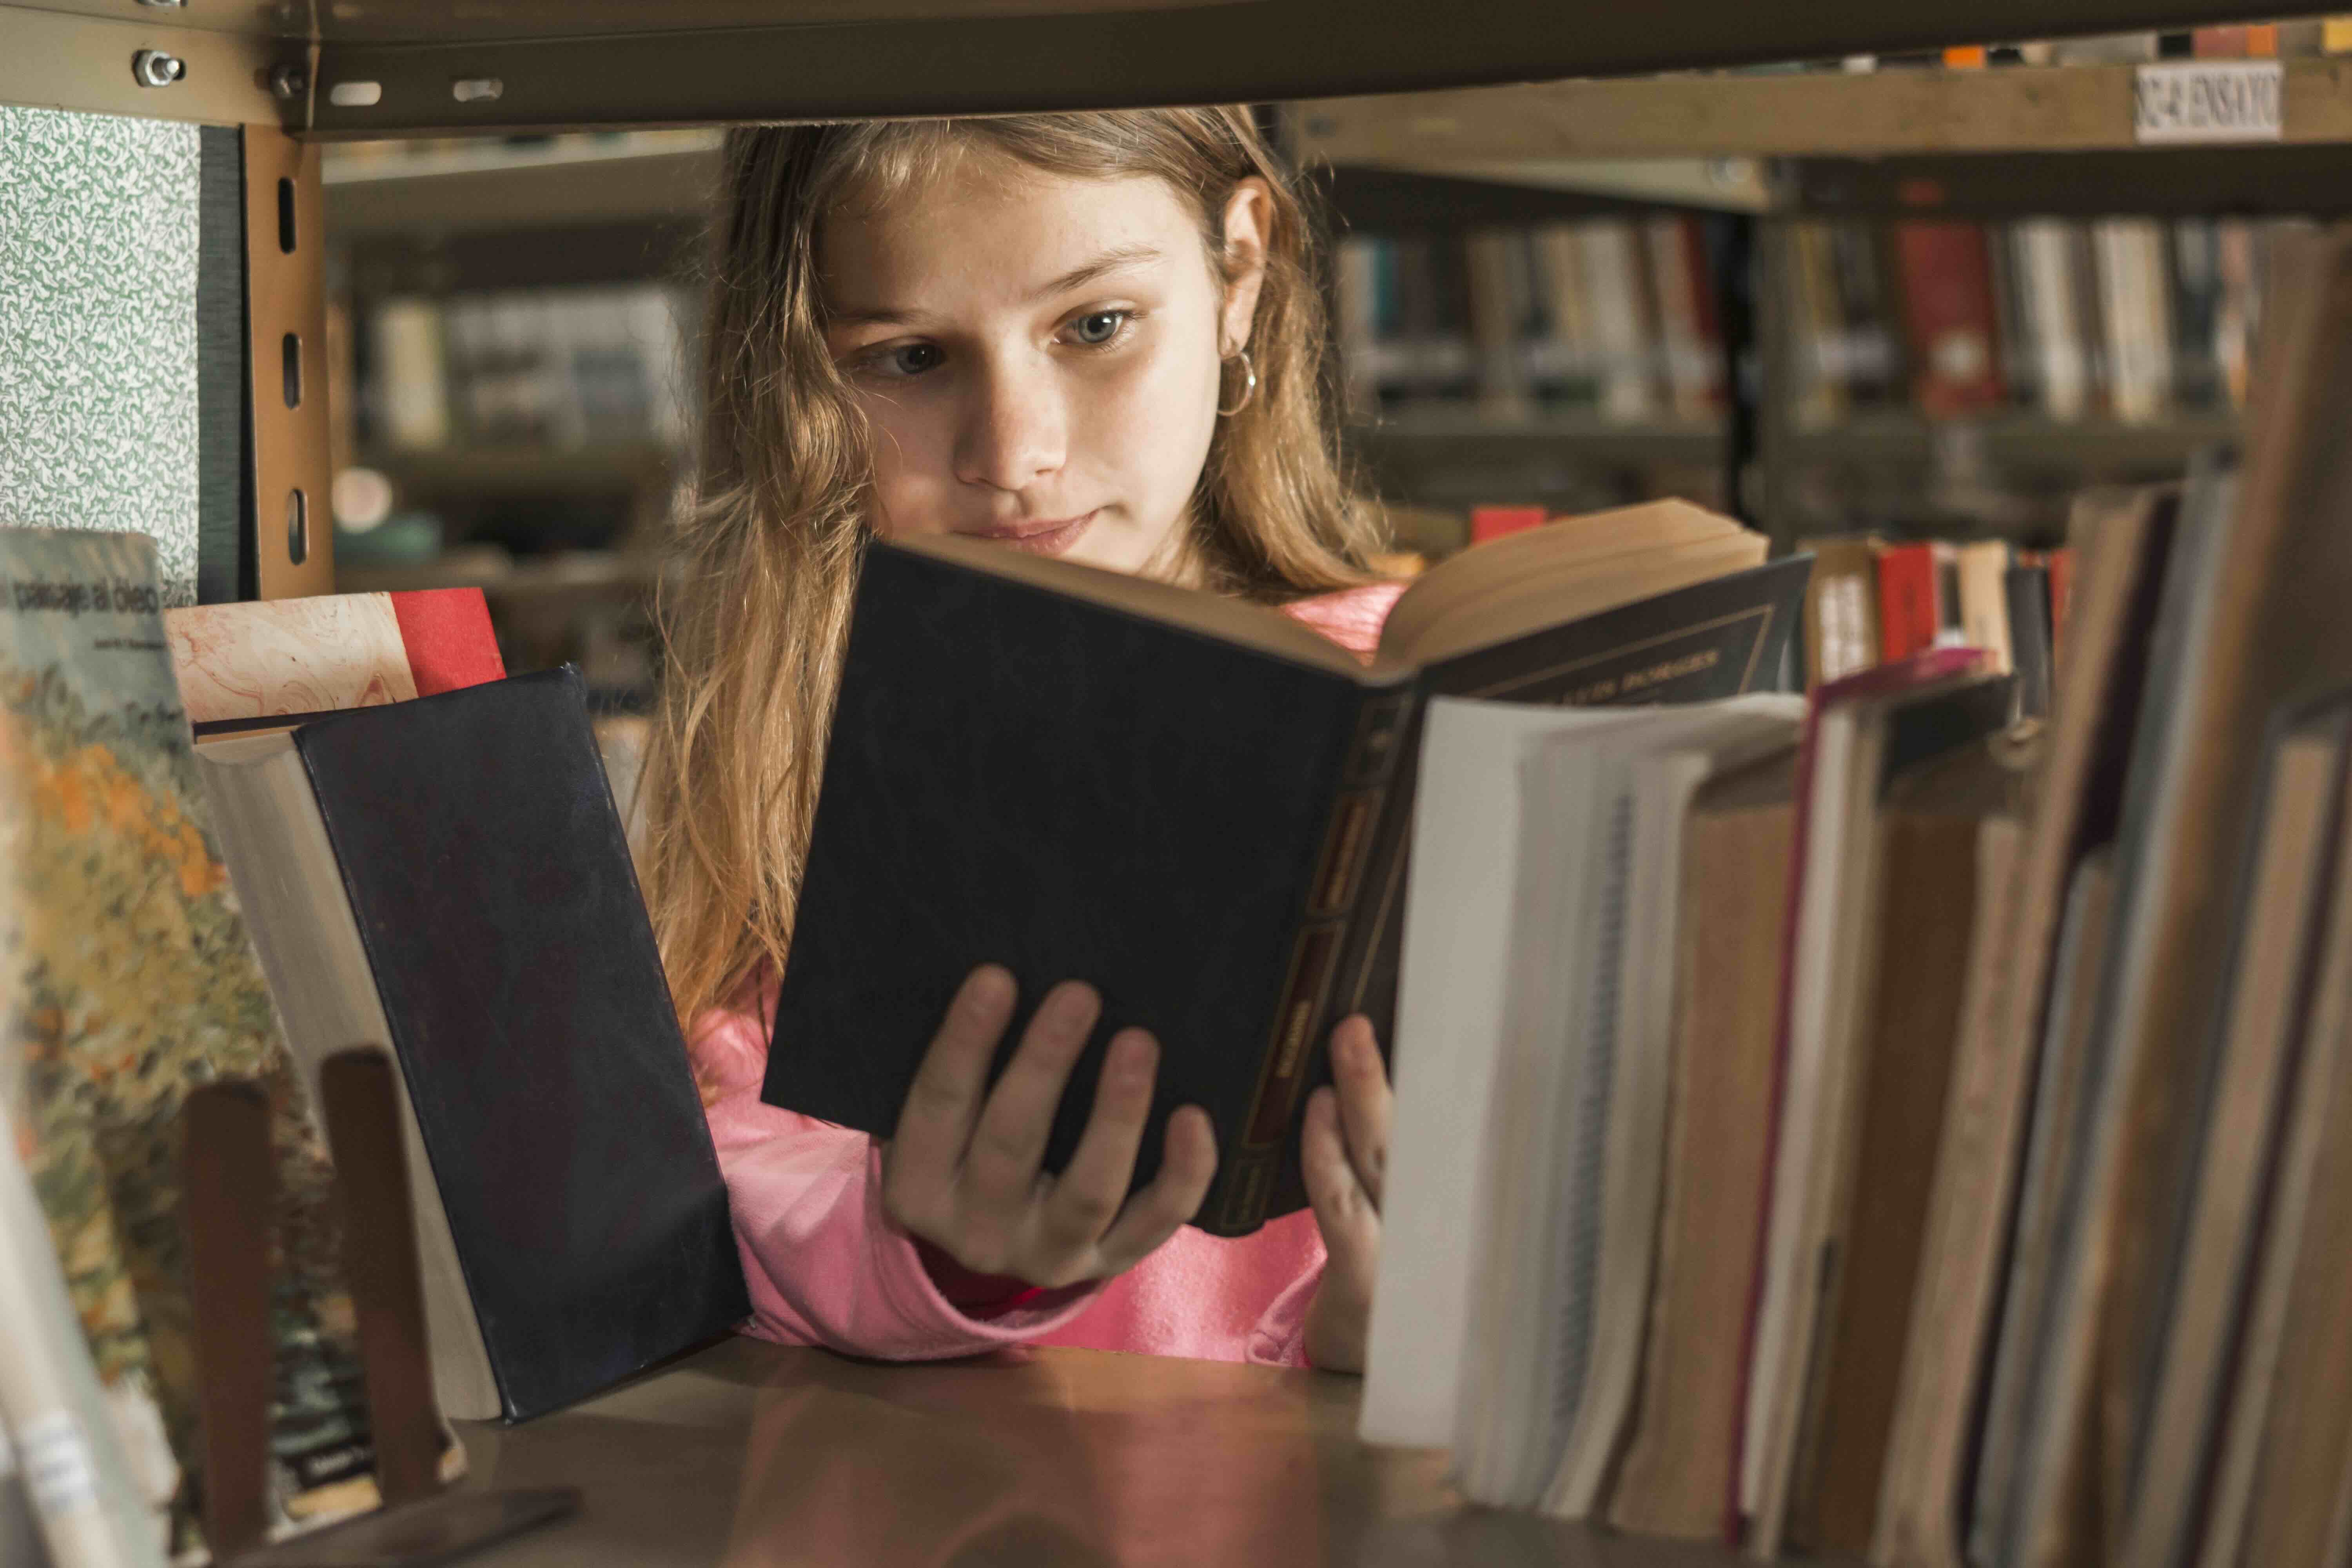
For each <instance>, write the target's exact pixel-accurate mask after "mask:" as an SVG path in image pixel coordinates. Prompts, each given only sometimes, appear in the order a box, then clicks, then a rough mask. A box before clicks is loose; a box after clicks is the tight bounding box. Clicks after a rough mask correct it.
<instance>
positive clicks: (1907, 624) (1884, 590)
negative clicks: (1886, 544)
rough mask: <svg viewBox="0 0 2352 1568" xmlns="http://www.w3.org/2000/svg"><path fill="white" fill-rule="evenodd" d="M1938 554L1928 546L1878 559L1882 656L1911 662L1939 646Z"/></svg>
mask: <svg viewBox="0 0 2352 1568" xmlns="http://www.w3.org/2000/svg"><path fill="white" fill-rule="evenodd" d="M1936 591H1937V584H1936V552H1935V550H1934V549H1933V547H1931V546H1929V545H1926V544H1898V545H1894V546H1892V547H1890V548H1888V549H1887V550H1885V552H1882V553H1881V554H1880V555H1879V557H1878V656H1879V658H1880V660H1881V661H1882V662H1884V663H1889V664H1891V663H1893V662H1894V661H1895V660H1896V659H1898V658H1910V657H1911V656H1912V655H1913V654H1915V653H1918V652H1921V651H1922V650H1924V649H1927V648H1929V647H1934V646H1935V643H1936V633H1937V630H1938V629H1939V628H1938V626H1937V612H1936Z"/></svg>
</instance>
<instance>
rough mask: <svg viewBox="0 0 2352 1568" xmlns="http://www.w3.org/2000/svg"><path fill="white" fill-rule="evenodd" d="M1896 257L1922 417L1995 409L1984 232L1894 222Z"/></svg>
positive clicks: (1975, 227)
mask: <svg viewBox="0 0 2352 1568" xmlns="http://www.w3.org/2000/svg"><path fill="white" fill-rule="evenodd" d="M1895 263H1896V268H1897V270H1898V272H1899V273H1900V275H1901V278H1902V282H1903V329H1904V338H1905V342H1906V346H1907V347H1908V348H1909V350H1910V353H1911V386H1912V395H1913V396H1914V397H1915V398H1916V399H1917V401H1918V404H1919V411H1920V412H1921V413H1923V414H1925V415H1927V416H1928V417H1929V418H1931V419H1948V418H1951V417H1953V416H1956V415H1961V414H1967V413H1969V412H1970V411H1972V410H1974V409H1979V408H1990V407H1993V406H1995V405H1998V404H1999V403H2000V400H2001V383H2000V361H1999V359H1998V358H1997V357H1996V353H1995V348H1994V345H1995V344H1996V343H1998V342H2000V316H1999V315H1998V313H1997V310H1996V307H1995V305H1994V303H1993V290H1992V256H1991V253H1990V251H1989V250H1987V248H1986V247H1985V234H1984V228H1983V226H1981V225H1979V224H1973V223H1899V224H1896V225H1895Z"/></svg>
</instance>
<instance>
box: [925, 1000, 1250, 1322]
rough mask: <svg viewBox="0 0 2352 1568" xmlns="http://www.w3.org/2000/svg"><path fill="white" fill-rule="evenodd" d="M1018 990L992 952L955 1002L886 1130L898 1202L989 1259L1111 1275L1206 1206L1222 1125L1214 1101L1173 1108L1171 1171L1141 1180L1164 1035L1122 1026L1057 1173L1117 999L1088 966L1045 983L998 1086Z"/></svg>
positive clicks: (1005, 1269) (999, 1266) (954, 1251)
mask: <svg viewBox="0 0 2352 1568" xmlns="http://www.w3.org/2000/svg"><path fill="white" fill-rule="evenodd" d="M1013 998H1014V988H1013V976H1012V975H1010V974H1008V973H1005V971H1003V969H1000V968H998V967H997V966H996V965H994V964H982V966H981V967H980V968H978V969H975V970H973V971H972V972H971V975H970V976H969V977H968V978H967V979H966V980H965V981H964V983H963V987H962V989H961V990H960V991H958V992H957V993H956V997H955V1000H954V1001H953V1002H950V1004H949V1005H948V1016H947V1018H946V1020H945V1021H944V1022H943V1023H941V1024H940V1032H939V1034H938V1036H937V1037H935V1038H933V1040H932V1041H931V1048H930V1051H929V1054H928V1055H927V1056H925V1057H924V1058H923V1065H922V1067H921V1068H919V1070H918V1071H917V1072H916V1074H915V1082H914V1086H913V1087H912V1088H911V1089H908V1091H907V1103H906V1105H905V1106H904V1107H902V1108H901V1109H900V1110H899V1112H898V1130H897V1131H896V1133H895V1134H894V1135H893V1136H892V1137H891V1139H890V1141H889V1142H887V1143H886V1144H885V1145H883V1150H882V1203H883V1206H884V1208H885V1209H886V1210H887V1213H888V1214H889V1215H890V1217H891V1218H892V1219H894V1220H896V1221H897V1222H898V1224H899V1225H900V1226H904V1227H905V1228H906V1229H907V1230H908V1231H911V1232H912V1233H914V1234H915V1235H917V1236H919V1237H922V1238H923V1239H924V1240H926V1241H929V1242H930V1243H931V1244H932V1245H933V1246H935V1247H939V1248H940V1249H941V1250H942V1251H944V1252H946V1253H947V1255H948V1256H949V1257H950V1258H954V1259H955V1260H956V1261H957V1262H958V1263H960V1264H961V1265H962V1266H963V1267H964V1268H969V1269H971V1270H972V1271H973V1272H974V1273H978V1274H996V1275H1006V1276H1010V1277H1011V1278H1013V1279H1019V1280H1022V1281H1024V1282H1025V1283H1027V1284H1030V1285H1036V1286H1043V1287H1046V1288H1048V1289H1051V1288H1055V1287H1059V1286H1064V1285H1076V1284H1078V1283H1080V1282H1082V1281H1085V1280H1089V1279H1108V1278H1109V1277H1110V1276H1112V1275H1114V1274H1118V1273H1119V1272H1121V1271H1122V1270H1124V1269H1126V1268H1129V1267H1131V1266H1133V1265H1134V1264H1135V1263H1136V1262H1138V1261H1139V1260H1140V1259H1141V1258H1143V1257H1144V1255H1145V1254H1147V1253H1149V1252H1150V1250H1151V1249H1152V1248H1153V1247H1158V1246H1159V1245H1160V1243H1161V1242H1163V1241H1165V1240H1167V1239H1168V1237H1170V1236H1171V1235H1173V1234H1174V1233H1175V1230H1176V1227H1177V1226H1180V1225H1182V1224H1183V1223H1184V1222H1185V1221H1186V1220H1188V1219H1190V1218H1192V1215H1193V1214H1194V1213H1195V1212H1196V1211H1197V1210H1198V1209H1199V1208H1200V1206H1201V1200H1202V1198H1203V1197H1205V1196H1206V1195H1207V1194H1208V1191H1209V1179H1210V1178H1211V1177H1212V1176H1213V1175H1214V1174H1215V1173H1216V1169H1217V1137H1216V1132H1215V1130H1214V1129H1213V1127H1212V1126H1211V1124H1210V1121H1209V1118H1208V1114H1207V1113H1206V1112H1205V1111H1203V1110H1201V1109H1200V1108H1199V1107H1197V1106H1190V1105H1188V1106H1185V1107H1184V1108H1183V1109H1181V1110H1178V1111H1177V1112H1176V1113H1175V1114H1174V1115H1173V1116H1171V1117H1170V1118H1169V1119H1168V1131H1167V1135H1166V1142H1165V1144H1164V1145H1163V1149H1162V1152H1161V1157H1160V1173H1159V1174H1158V1175H1157V1176H1156V1177H1154V1178H1153V1180H1152V1183H1151V1184H1150V1186H1148V1187H1146V1188H1144V1189H1143V1190H1142V1191H1141V1192H1139V1193H1137V1194H1135V1195H1134V1196H1133V1197H1132V1198H1129V1196H1128V1194H1127V1188H1128V1184H1129V1181H1131V1180H1132V1179H1133V1176H1134V1173H1135V1152H1136V1148H1137V1146H1138V1144H1139V1143H1140V1142H1141V1141H1142V1137H1143V1123H1144V1119H1145V1116H1146V1114H1147V1113H1148V1112H1149V1111H1150V1109H1151V1086H1152V1079H1153V1078H1154V1076H1155V1075H1156V1074H1157V1072H1158V1070H1159V1060H1160V1047H1159V1044H1158V1042H1156V1041H1154V1040H1153V1039H1152V1037H1150V1035H1148V1034H1146V1033H1145V1032H1144V1031H1143V1030H1141V1029H1122V1030H1120V1031H1119V1032H1118V1034H1117V1035H1114V1036H1113V1037H1111V1042H1110V1052H1109V1055H1108V1058H1106V1059H1105V1061H1104V1063H1103V1072H1102V1079H1101V1082H1100V1083H1099V1084H1098V1085H1097V1087H1096V1089H1095V1106H1094V1112H1093V1114H1092V1115H1091V1116H1090V1117H1089V1118H1088V1120H1087V1130H1086V1131H1085V1133H1084V1134H1082V1135H1081V1136H1080V1138H1079V1140H1078V1147H1077V1152H1076V1153H1075V1154H1073V1155H1072V1156H1071V1157H1070V1163H1069V1164H1068V1166H1067V1167H1066V1169H1065V1170H1064V1171H1063V1172H1062V1173H1061V1174H1060V1175H1058V1176H1049V1175H1046V1174H1045V1173H1044V1172H1043V1171H1042V1170H1041V1168H1040V1166H1041V1163H1042V1162H1043V1160H1044V1158H1045V1135H1046V1132H1047V1131H1048V1130H1049V1129H1050V1128H1051V1127H1052V1125H1053V1121H1054V1108H1055V1106H1056V1105H1058V1104H1060V1103H1061V1099H1062V1086H1063V1084H1064V1083H1065V1081H1066V1080H1067V1079H1068V1078H1069V1076H1070V1068H1071V1066H1072V1065H1073V1064H1074V1063H1076V1060H1077V1059H1078V1053H1079V1052H1080V1051H1081V1050H1083V1049H1084V1048H1085V1047H1086V1043H1087V1036H1088V1035H1089V1034H1090V1033H1092V1032H1093V1030H1094V1026H1095V1020H1096V1018H1097V1016H1099V1015H1100V1013H1101V1011H1102V1004H1101V1002H1100V1000H1099V999H1098V998H1097V996H1096V995H1095V993H1094V990H1093V988H1092V987H1090V986H1087V985H1082V984H1077V983H1076V982H1070V981H1066V982H1064V983H1063V984H1059V985H1056V986H1055V987H1054V989H1053V990H1052V991H1050V992H1048V993H1046V995H1045V1001H1044V1002H1042V1003H1040V1004H1039V1005H1038V1007H1037V1015H1036V1016H1035V1017H1034V1018H1033V1019H1031V1020H1030V1023H1029V1027H1028V1029H1027V1030H1026V1031H1025V1032H1024V1034H1023V1035H1022V1037H1021V1048H1020V1049H1019V1050H1018V1051H1016V1052H1014V1053H1013V1060H1012V1061H1011V1063H1009V1064H1008V1065H1007V1066H1006V1068H1005V1069H1004V1074H1003V1077H1002V1078H1000V1079H997V1080H996V1087H995V1088H994V1089H990V1088H989V1087H988V1064H989V1061H990V1059H991V1058H992V1057H993V1056H994V1055H995V1051H996V1045H997V1042H998V1040H1000V1039H1001V1038H1003V1034H1004V1026H1005V1025H1006V1024H1008V1023H1009V1022H1011V1021H1012V1017H1013Z"/></svg>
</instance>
